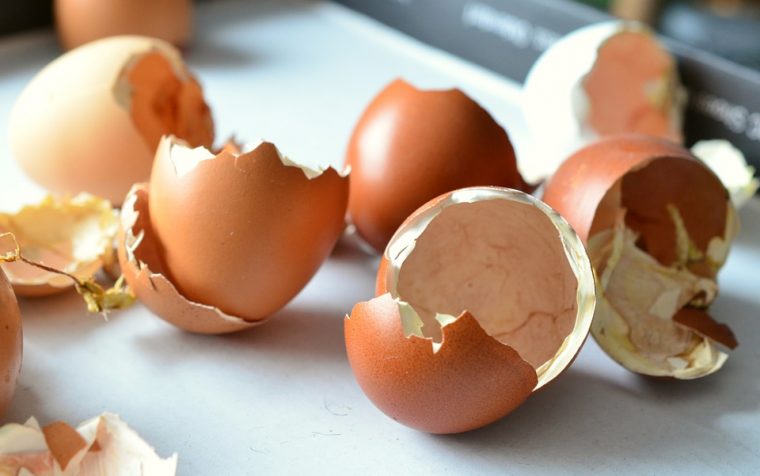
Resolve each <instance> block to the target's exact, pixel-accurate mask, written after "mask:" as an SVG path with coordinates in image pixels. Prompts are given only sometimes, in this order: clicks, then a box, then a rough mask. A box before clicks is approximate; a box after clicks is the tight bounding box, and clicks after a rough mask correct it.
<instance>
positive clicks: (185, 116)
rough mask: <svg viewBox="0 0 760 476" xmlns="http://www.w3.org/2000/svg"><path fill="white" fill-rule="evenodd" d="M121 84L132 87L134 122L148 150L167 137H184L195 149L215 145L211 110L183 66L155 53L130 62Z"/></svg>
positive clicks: (131, 113)
mask: <svg viewBox="0 0 760 476" xmlns="http://www.w3.org/2000/svg"><path fill="white" fill-rule="evenodd" d="M122 81H126V82H127V83H128V85H129V89H130V115H131V117H132V121H133V122H134V124H135V127H136V128H137V129H138V130H139V132H140V134H141V135H142V136H143V138H144V139H145V142H146V144H147V146H148V149H149V150H151V151H153V150H155V149H156V146H157V145H158V142H159V141H160V140H161V136H162V135H165V134H172V135H175V136H177V137H181V138H183V139H184V140H185V141H186V142H188V143H189V144H190V145H192V146H205V147H210V146H211V145H212V143H213V141H214V124H213V120H212V118H211V110H210V109H209V107H208V105H206V102H205V101H204V99H203V92H202V91H201V87H200V84H199V83H198V81H196V80H195V78H193V77H192V76H190V75H189V73H188V72H187V71H186V70H185V69H184V66H181V65H177V64H174V63H173V62H172V61H171V59H170V58H168V57H167V56H166V55H164V54H163V53H162V52H159V51H158V50H152V51H148V52H147V53H142V54H139V55H136V56H135V57H134V58H133V59H132V61H130V62H129V64H128V65H127V66H126V67H125V68H124V71H123V73H122ZM117 88H118V87H117Z"/></svg>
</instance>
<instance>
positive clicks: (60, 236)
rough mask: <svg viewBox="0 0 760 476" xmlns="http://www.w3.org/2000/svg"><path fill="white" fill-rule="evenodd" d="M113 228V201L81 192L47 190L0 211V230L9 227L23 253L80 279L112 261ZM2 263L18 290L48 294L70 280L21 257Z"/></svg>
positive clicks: (68, 284)
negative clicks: (32, 199) (57, 194)
mask: <svg viewBox="0 0 760 476" xmlns="http://www.w3.org/2000/svg"><path fill="white" fill-rule="evenodd" d="M117 231H118V219H117V217H116V212H115V211H114V210H113V208H111V204H110V203H109V202H108V201H107V200H103V199H101V198H98V197H94V196H92V195H88V194H84V193H83V194H79V195H77V196H76V197H73V198H69V197H55V196H47V197H46V198H45V199H43V200H42V201H41V202H40V203H36V204H32V205H27V206H25V207H23V208H22V209H21V210H19V211H18V212H16V213H0V233H6V232H10V233H13V235H14V236H15V238H16V241H17V242H18V244H19V248H20V252H21V255H22V256H24V257H25V258H27V259H29V260H31V261H34V262H36V263H39V264H42V265H46V266H50V267H53V268H55V269H58V270H60V271H64V272H66V273H68V274H70V275H72V276H74V277H76V278H77V279H79V280H80V281H86V280H88V279H91V278H92V277H93V275H94V274H95V273H97V272H98V271H99V270H100V269H101V268H102V267H103V266H104V265H110V264H111V263H113V262H114V261H115V257H114V253H113V242H114V240H115V238H116V233H117ZM2 268H3V269H4V270H5V273H6V275H7V276H8V279H9V280H10V282H11V284H12V285H13V290H14V291H15V292H16V295H18V296H24V297H35V296H48V295H51V294H56V293H60V292H63V291H66V290H67V289H70V288H71V287H72V286H73V285H74V281H73V280H72V279H71V278H70V277H68V276H63V275H61V274H59V273H53V272H50V271H45V270H42V269H40V268H37V267H34V266H31V265H29V264H27V263H23V262H20V261H16V262H11V263H3V264H2Z"/></svg>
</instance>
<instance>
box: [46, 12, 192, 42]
mask: <svg viewBox="0 0 760 476" xmlns="http://www.w3.org/2000/svg"><path fill="white" fill-rule="evenodd" d="M54 6H55V24H56V29H57V31H58V38H59V40H60V41H61V45H62V46H63V47H64V49H67V50H68V49H72V48H76V47H77V46H80V45H83V44H85V43H89V42H91V41H94V40H97V39H100V38H105V37H107V36H116V35H143V36H150V37H154V38H160V39H162V40H165V41H168V42H169V43H173V44H174V45H176V46H180V47H181V46H185V45H186V44H187V43H188V41H189V39H190V34H191V30H192V16H193V4H192V2H191V1H190V0H55V5H54Z"/></svg>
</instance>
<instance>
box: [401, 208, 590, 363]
mask: <svg viewBox="0 0 760 476" xmlns="http://www.w3.org/2000/svg"><path fill="white" fill-rule="evenodd" d="M577 287H578V286H577V280H576V278H575V275H574V273H573V270H572V269H571V267H570V265H569V263H568V260H567V258H566V256H565V250H564V247H563V244H562V241H561V240H560V239H559V234H558V232H557V230H556V228H555V227H554V225H552V223H551V221H550V220H549V218H548V217H547V216H546V215H545V214H544V213H542V212H540V211H539V210H537V209H536V208H535V207H533V206H531V205H527V204H524V203H519V202H511V201H504V200H485V201H479V202H475V203H461V204H457V205H452V206H449V207H447V208H445V209H444V210H443V211H441V212H440V214H438V215H437V216H436V217H435V218H434V219H433V220H432V221H431V222H430V223H429V224H428V226H427V227H426V228H425V231H423V232H422V234H421V235H420V236H419V237H418V238H417V240H416V243H415V246H414V249H413V250H412V252H411V253H410V254H409V256H408V257H407V258H406V259H405V260H404V262H403V265H402V266H401V269H400V271H399V275H398V283H397V292H398V297H399V299H401V300H403V301H406V302H409V303H410V304H411V305H412V306H413V307H414V308H415V310H416V311H417V312H418V314H419V315H420V317H421V318H422V319H423V321H424V322H425V326H424V329H423V330H424V331H425V335H427V336H429V337H432V338H433V339H435V340H440V324H439V323H437V322H436V321H435V316H436V314H439V313H440V314H448V315H453V316H457V315H459V314H461V313H462V312H464V311H468V312H470V313H471V314H472V315H473V316H474V318H475V319H476V320H477V321H478V323H479V324H480V325H481V326H482V327H483V329H484V330H485V332H486V333H487V334H488V335H490V336H492V337H494V338H495V339H497V340H498V341H500V342H502V343H504V344H507V345H508V346H510V347H512V348H513V349H515V350H516V351H517V352H518V353H519V354H520V356H521V357H522V358H523V359H524V360H526V361H527V362H529V363H530V364H531V365H532V366H533V367H534V368H536V369H537V368H539V367H540V366H541V365H542V364H544V363H545V362H546V361H548V360H550V359H551V358H552V357H554V355H555V354H556V353H557V351H558V349H559V347H560V346H561V345H562V343H563V341H564V340H565V338H566V337H567V335H568V334H569V333H570V332H571V331H572V329H573V326H574V323H575V318H576V315H577V310H578V309H577V303H576V291H577Z"/></svg>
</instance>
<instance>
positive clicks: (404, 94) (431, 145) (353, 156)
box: [346, 79, 527, 251]
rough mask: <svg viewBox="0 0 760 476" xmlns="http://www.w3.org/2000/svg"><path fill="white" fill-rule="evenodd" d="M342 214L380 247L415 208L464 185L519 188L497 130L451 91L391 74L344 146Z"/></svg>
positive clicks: (506, 140)
mask: <svg viewBox="0 0 760 476" xmlns="http://www.w3.org/2000/svg"><path fill="white" fill-rule="evenodd" d="M346 163H347V164H348V165H349V166H350V167H351V194H350V197H349V206H348V207H349V213H350V216H351V220H352V221H353V223H354V225H356V229H357V231H358V233H359V234H360V235H361V236H362V238H364V239H365V240H366V241H367V242H368V243H369V244H370V245H371V246H372V247H373V248H375V249H376V250H377V251H382V250H383V248H384V247H385V245H386V244H387V243H388V240H389V239H390V238H391V236H392V235H393V233H394V232H395V231H396V229H397V228H398V226H399V225H400V224H401V223H402V222H403V221H404V219H405V218H406V217H407V216H409V215H410V214H411V213H412V212H413V211H414V210H416V209H417V208H418V207H420V206H422V205H423V204H424V203H425V202H427V201H428V200H430V199H432V198H435V197H437V196H438V195H440V194H442V193H445V192H448V191H451V190H454V189H457V188H462V187H467V186H475V185H497V186H505V187H512V188H517V189H523V190H524V189H526V188H527V185H526V183H525V182H524V181H523V179H522V177H521V176H520V173H519V172H518V170H517V164H516V160H515V153H514V150H513V148H512V144H511V143H510V141H509V137H508V136H507V133H506V132H505V131H504V129H503V128H502V127H501V126H499V124H497V123H496V121H494V119H493V118H492V117H491V115H490V114H489V113H488V112H487V111H486V110H485V109H483V108H482V107H481V106H480V105H478V104H477V103H476V102H475V101H473V100H472V99H470V98H469V97H468V96H467V95H466V94H464V93H463V92H462V91H460V90H458V89H451V90H432V91H425V90H420V89H417V88H415V87H414V86H412V85H410V84H409V83H407V82H405V81H403V80H401V79H397V80H395V81H393V82H392V83H390V84H389V85H388V86H386V87H385V89H383V90H382V91H381V92H380V93H379V94H378V95H377V96H376V97H375V98H374V99H373V100H372V102H371V103H370V104H369V105H368V106H367V108H366V109H365V111H364V113H363V114H362V116H361V118H360V119H359V121H358V123H357V124H356V127H355V128H354V131H353V134H352V136H351V139H350V141H349V144H348V149H347V152H346Z"/></svg>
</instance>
